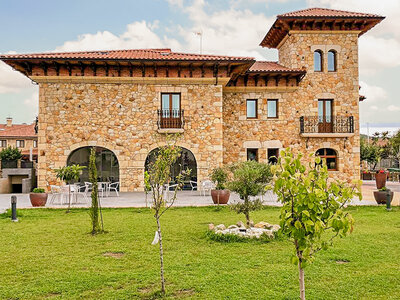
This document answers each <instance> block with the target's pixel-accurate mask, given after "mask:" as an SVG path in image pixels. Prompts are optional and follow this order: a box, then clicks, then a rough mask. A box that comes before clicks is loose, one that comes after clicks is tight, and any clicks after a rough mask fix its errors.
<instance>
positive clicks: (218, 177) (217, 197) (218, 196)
mask: <svg viewBox="0 0 400 300" xmlns="http://www.w3.org/2000/svg"><path fill="white" fill-rule="evenodd" d="M227 179H228V173H227V172H226V171H225V170H224V169H223V168H215V169H214V170H213V171H212V173H211V180H212V181H213V182H214V184H215V189H214V190H211V197H212V200H213V202H214V204H227V203H228V201H229V196H230V194H231V193H230V191H229V190H227V189H226V188H225V183H226V180H227Z"/></svg>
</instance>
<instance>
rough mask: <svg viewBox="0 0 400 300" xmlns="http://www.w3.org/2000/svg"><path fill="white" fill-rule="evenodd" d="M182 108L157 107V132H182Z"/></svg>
mask: <svg viewBox="0 0 400 300" xmlns="http://www.w3.org/2000/svg"><path fill="white" fill-rule="evenodd" d="M183 115H184V110H183V109H158V110H157V116H158V120H157V126H158V132H159V133H182V132H183V131H184V130H183V126H184V123H185V122H184V118H183Z"/></svg>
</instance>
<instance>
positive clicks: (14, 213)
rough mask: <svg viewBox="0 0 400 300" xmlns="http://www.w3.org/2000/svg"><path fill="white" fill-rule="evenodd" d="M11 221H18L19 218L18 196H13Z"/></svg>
mask: <svg viewBox="0 0 400 300" xmlns="http://www.w3.org/2000/svg"><path fill="white" fill-rule="evenodd" d="M11 221H13V222H18V218H17V196H11Z"/></svg>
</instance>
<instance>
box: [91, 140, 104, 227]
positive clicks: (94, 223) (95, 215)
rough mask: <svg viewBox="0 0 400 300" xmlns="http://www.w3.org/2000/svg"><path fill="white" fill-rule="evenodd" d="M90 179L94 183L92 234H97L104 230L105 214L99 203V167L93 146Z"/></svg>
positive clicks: (92, 194)
mask: <svg viewBox="0 0 400 300" xmlns="http://www.w3.org/2000/svg"><path fill="white" fill-rule="evenodd" d="M89 180H90V182H91V183H92V193H91V198H92V205H91V207H90V211H89V215H90V218H91V220H92V231H91V234H97V233H100V232H103V231H104V226H103V216H102V214H101V207H100V205H99V193H98V183H97V167H96V150H95V148H92V149H91V150H90V157H89ZM99 208H100V218H101V227H100V222H99Z"/></svg>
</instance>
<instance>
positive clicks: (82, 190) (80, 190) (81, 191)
mask: <svg viewBox="0 0 400 300" xmlns="http://www.w3.org/2000/svg"><path fill="white" fill-rule="evenodd" d="M88 190H89V186H87V185H83V186H75V191H74V194H75V202H78V196H82V198H83V200H84V201H85V203H89V198H88V197H87V193H88Z"/></svg>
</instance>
